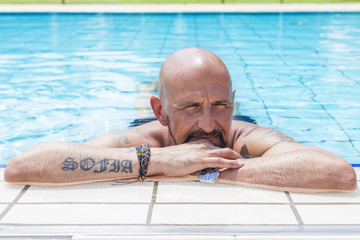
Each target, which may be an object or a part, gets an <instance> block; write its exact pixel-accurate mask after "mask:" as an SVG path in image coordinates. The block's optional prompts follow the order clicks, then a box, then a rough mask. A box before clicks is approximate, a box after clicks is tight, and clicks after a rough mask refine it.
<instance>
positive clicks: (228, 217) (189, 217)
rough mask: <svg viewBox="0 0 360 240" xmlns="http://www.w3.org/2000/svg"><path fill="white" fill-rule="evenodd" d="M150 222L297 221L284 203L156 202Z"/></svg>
mask: <svg viewBox="0 0 360 240" xmlns="http://www.w3.org/2000/svg"><path fill="white" fill-rule="evenodd" d="M151 222H152V223H154V224H155V223H158V224H159V223H163V224H297V221H296V219H295V217H294V215H293V213H292V211H291V209H290V207H289V206H287V205H251V204H248V205H237V204H227V205H225V204H206V205H202V204H156V205H155V206H154V210H153V216H152V221H151Z"/></svg>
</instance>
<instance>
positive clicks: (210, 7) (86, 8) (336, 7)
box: [0, 3, 360, 13]
mask: <svg viewBox="0 0 360 240" xmlns="http://www.w3.org/2000/svg"><path fill="white" fill-rule="evenodd" d="M0 6H1V8H0V12H1V13H15V12H26V13H27V12H33V13H46V12H57V13H180V12H181V13H193V12H209V13H210V12H224V13H225V12H228V13H231V12H242V13H251V12H260V13H277V12H360V3H340V4H338V3H332V4H319V3H317V4H316V3H314V4H296V3H292V4H280V3H277V4H70V5H66V4H1V5H0Z"/></svg>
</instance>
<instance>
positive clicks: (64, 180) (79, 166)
mask: <svg viewBox="0 0 360 240" xmlns="http://www.w3.org/2000/svg"><path fill="white" fill-rule="evenodd" d="M154 161H155V160H154ZM156 171H157V168H156V167H154V166H153V164H152V163H150V164H149V173H148V174H149V175H150V174H156ZM138 175H139V163H138V160H137V156H136V151H135V148H100V147H94V146H89V145H84V144H79V143H70V142H54V143H46V144H42V145H39V146H36V147H33V148H31V149H29V150H27V151H25V152H24V153H22V154H20V155H18V156H16V157H14V158H13V159H12V160H10V162H9V163H8V166H7V168H6V171H5V180H6V181H8V182H15V183H23V184H32V185H49V186H51V185H69V184H76V183H82V182H92V181H103V180H112V179H123V178H134V177H137V176H138Z"/></svg>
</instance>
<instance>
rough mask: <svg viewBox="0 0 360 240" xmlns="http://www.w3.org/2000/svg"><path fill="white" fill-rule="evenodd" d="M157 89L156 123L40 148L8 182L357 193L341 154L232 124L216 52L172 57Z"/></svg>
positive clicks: (227, 85) (10, 170)
mask: <svg viewBox="0 0 360 240" xmlns="http://www.w3.org/2000/svg"><path fill="white" fill-rule="evenodd" d="M158 84H159V86H158V92H159V97H156V96H153V97H152V98H151V99H150V103H151V107H152V109H153V112H154V114H155V115H156V118H157V119H158V121H156V122H151V123H147V124H144V125H142V126H138V127H135V128H132V129H129V130H126V131H118V132H111V133H107V134H105V135H102V136H99V137H98V138H95V139H94V140H92V141H89V142H87V143H83V144H82V143H71V142H52V143H45V144H41V145H38V146H35V147H33V148H30V149H29V150H27V151H25V152H24V153H21V154H19V155H18V156H15V157H14V158H13V159H11V160H10V162H9V163H8V166H7V168H6V171H5V180H6V181H8V182H12V183H21V184H30V185H46V186H53V185H68V184H77V183H83V182H92V181H104V180H118V179H123V180H124V181H126V180H127V179H128V180H129V179H130V181H132V180H133V179H137V178H138V177H139V176H140V178H142V179H143V178H145V181H198V179H200V180H204V181H206V180H207V179H206V178H207V177H210V178H213V179H211V181H212V182H214V181H216V182H220V183H227V184H239V185H247V186H258V187H262V188H267V189H274V190H282V191H293V192H328V191H349V190H354V189H355V188H356V175H355V172H354V169H353V168H352V167H351V165H350V164H349V163H347V162H346V161H345V160H344V159H342V158H340V157H339V156H336V155H334V154H332V153H329V152H326V151H324V150H321V149H318V148H314V147H310V146H305V145H301V144H299V143H297V142H295V141H294V140H293V139H292V138H290V137H289V136H287V135H285V134H283V133H280V132H278V131H275V130H272V129H268V128H264V127H260V126H258V125H255V124H251V123H247V122H242V121H233V120H232V113H233V106H234V95H235V90H233V89H232V85H231V78H230V75H229V72H228V70H227V68H226V66H225V65H224V63H223V62H222V61H221V60H220V59H219V58H218V57H217V56H216V55H214V54H213V53H211V52H209V51H206V50H203V49H199V48H188V49H183V50H180V51H178V52H176V53H174V54H173V55H171V56H170V57H169V58H168V59H167V60H166V61H165V62H164V64H163V66H162V68H161V71H160V76H159V83H158ZM143 144H148V145H143ZM136 146H138V147H137V148H135V147H136ZM148 146H149V147H148ZM242 156H251V158H248V159H243V158H242ZM203 169H206V171H203ZM219 169H220V171H219ZM199 173H201V174H199Z"/></svg>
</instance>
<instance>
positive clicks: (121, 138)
mask: <svg viewBox="0 0 360 240" xmlns="http://www.w3.org/2000/svg"><path fill="white" fill-rule="evenodd" d="M129 143H130V141H129V138H128V136H127V134H126V133H121V134H119V135H117V136H116V145H118V146H119V147H122V146H124V145H127V144H129Z"/></svg>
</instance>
